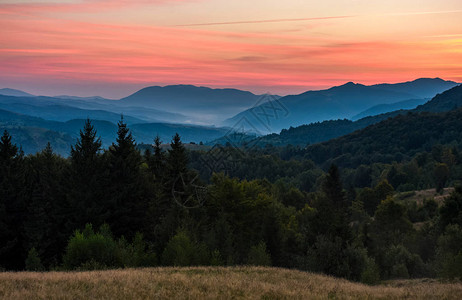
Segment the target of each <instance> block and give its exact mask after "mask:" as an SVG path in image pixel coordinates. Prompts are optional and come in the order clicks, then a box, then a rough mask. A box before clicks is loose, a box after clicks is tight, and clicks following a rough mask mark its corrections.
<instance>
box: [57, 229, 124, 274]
mask: <svg viewBox="0 0 462 300" xmlns="http://www.w3.org/2000/svg"><path fill="white" fill-rule="evenodd" d="M116 249H117V243H116V242H115V241H114V239H113V238H112V237H111V236H108V235H107V234H104V233H102V232H101V231H100V232H98V233H95V232H94V231H93V227H92V225H91V224H87V225H86V226H85V229H84V230H83V232H80V231H79V230H76V231H75V233H74V235H73V236H72V237H71V239H70V240H69V243H68V245H67V247H66V253H65V254H64V257H63V265H64V268H66V269H68V270H72V269H77V268H83V266H84V265H85V264H87V267H88V266H90V265H95V266H104V267H110V266H120V265H117V263H116V262H117V261H116V255H115V253H116ZM90 263H91V264H90Z"/></svg>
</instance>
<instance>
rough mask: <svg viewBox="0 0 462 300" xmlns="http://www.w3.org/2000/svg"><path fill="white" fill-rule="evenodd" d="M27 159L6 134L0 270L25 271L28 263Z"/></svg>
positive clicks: (0, 179)
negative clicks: (26, 238)
mask: <svg viewBox="0 0 462 300" xmlns="http://www.w3.org/2000/svg"><path fill="white" fill-rule="evenodd" d="M23 184H24V159H23V156H22V154H21V153H20V152H19V151H18V147H17V146H16V145H14V144H13V142H12V137H11V136H10V135H9V133H8V132H7V131H6V130H5V131H4V132H3V135H2V137H1V138H0V266H1V267H4V268H6V269H14V270H18V269H22V268H23V265H24V259H25V255H26V253H25V250H24V248H23V243H24V232H23V220H24V211H25V206H24V195H23V190H22V188H23Z"/></svg>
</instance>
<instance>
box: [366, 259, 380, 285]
mask: <svg viewBox="0 0 462 300" xmlns="http://www.w3.org/2000/svg"><path fill="white" fill-rule="evenodd" d="M361 282H362V283H365V284H369V285H374V284H378V283H379V282H380V270H379V267H378V266H377V264H376V263H375V261H374V259H372V258H368V259H367V260H366V267H365V268H364V270H363V272H362V273H361Z"/></svg>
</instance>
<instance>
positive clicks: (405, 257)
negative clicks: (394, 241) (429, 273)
mask: <svg viewBox="0 0 462 300" xmlns="http://www.w3.org/2000/svg"><path fill="white" fill-rule="evenodd" d="M382 271H383V272H384V274H383V275H384V277H385V278H410V277H413V278H415V277H421V276H424V275H425V274H426V272H425V266H424V263H423V261H422V259H421V258H420V256H419V255H417V254H412V253H410V252H409V250H408V249H407V248H406V247H404V246H403V245H396V246H391V247H389V248H388V249H386V251H385V252H384V259H383V261H382Z"/></svg>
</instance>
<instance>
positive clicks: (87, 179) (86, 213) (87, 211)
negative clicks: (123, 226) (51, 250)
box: [67, 119, 108, 234]
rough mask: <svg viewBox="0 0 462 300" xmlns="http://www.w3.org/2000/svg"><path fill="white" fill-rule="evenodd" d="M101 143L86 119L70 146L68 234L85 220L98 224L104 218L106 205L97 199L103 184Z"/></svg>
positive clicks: (100, 196) (102, 192)
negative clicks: (74, 142)
mask: <svg viewBox="0 0 462 300" xmlns="http://www.w3.org/2000/svg"><path fill="white" fill-rule="evenodd" d="M101 145H102V142H101V138H99V137H97V131H96V129H95V128H94V126H93V125H92V123H91V121H90V120H89V119H87V120H86V121H85V124H84V127H83V130H80V137H79V138H78V139H77V142H76V144H75V145H74V146H72V147H71V157H70V162H71V164H70V170H69V174H68V176H69V181H68V192H67V195H68V204H69V211H68V212H67V213H68V214H69V224H68V227H69V228H68V230H70V233H72V231H74V230H75V229H77V228H82V227H83V226H84V225H85V224H87V223H92V224H95V225H96V226H98V225H100V224H102V223H103V222H104V221H105V220H106V219H107V217H108V213H107V210H108V207H107V205H106V204H105V203H102V202H101V199H102V198H103V195H104V193H105V192H104V186H105V184H106V183H105V181H104V179H105V175H104V162H103V157H102V155H101V153H100V151H101ZM70 233H69V234H70Z"/></svg>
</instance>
